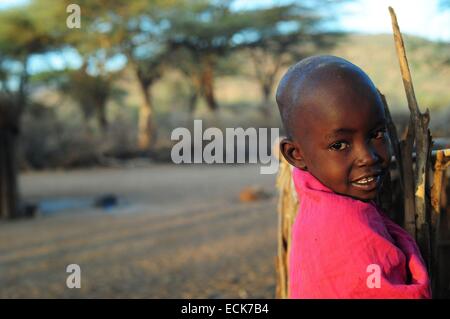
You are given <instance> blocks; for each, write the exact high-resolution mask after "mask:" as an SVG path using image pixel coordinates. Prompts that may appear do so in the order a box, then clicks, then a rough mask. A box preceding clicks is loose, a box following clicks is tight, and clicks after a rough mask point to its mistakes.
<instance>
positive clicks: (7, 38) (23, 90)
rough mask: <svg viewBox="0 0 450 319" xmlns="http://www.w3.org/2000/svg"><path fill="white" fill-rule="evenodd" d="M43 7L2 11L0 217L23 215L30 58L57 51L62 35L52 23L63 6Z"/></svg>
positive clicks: (0, 36)
mask: <svg viewBox="0 0 450 319" xmlns="http://www.w3.org/2000/svg"><path fill="white" fill-rule="evenodd" d="M41 4H44V2H42V3H41ZM41 4H37V3H31V4H30V5H29V6H27V7H19V8H16V9H9V10H5V11H2V12H0V218H13V217H18V216H20V215H21V212H20V209H19V206H20V205H19V195H18V194H19V191H18V187H17V160H16V148H17V140H18V137H19V133H20V119H21V115H22V113H23V111H24V108H25V107H26V105H27V102H28V101H27V100H28V95H29V89H30V88H29V77H30V73H29V61H30V58H31V57H32V56H33V55H35V54H39V53H42V52H46V51H49V50H55V49H56V48H57V47H58V44H59V43H60V42H59V41H58V39H59V37H60V36H61V34H62V33H61V29H58V28H57V27H55V25H54V24H53V23H52V22H51V21H53V22H54V21H55V19H52V18H51V17H54V15H55V13H56V12H57V9H58V8H59V7H58V6H56V5H55V6H50V7H48V8H43V7H41V6H40V5H41ZM47 4H48V3H47ZM41 21H48V23H46V24H43V23H42V22H41Z"/></svg>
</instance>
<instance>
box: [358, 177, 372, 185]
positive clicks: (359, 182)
mask: <svg viewBox="0 0 450 319" xmlns="http://www.w3.org/2000/svg"><path fill="white" fill-rule="evenodd" d="M373 179H374V178H373V177H368V178H363V179H360V180H358V181H357V182H356V183H358V184H367V183H370V182H371V181H373Z"/></svg>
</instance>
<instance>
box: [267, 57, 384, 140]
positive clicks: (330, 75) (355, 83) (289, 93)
mask: <svg viewBox="0 0 450 319" xmlns="http://www.w3.org/2000/svg"><path fill="white" fill-rule="evenodd" d="M352 88H353V89H356V90H361V91H364V92H365V93H367V92H368V91H369V92H370V93H372V94H373V93H375V92H376V91H377V90H376V88H375V86H374V84H373V83H372V81H371V80H370V78H369V77H368V76H367V74H366V73H364V71H363V70H361V69H360V68H359V67H358V66H356V65H354V64H353V63H351V62H349V61H347V60H345V59H343V58H339V57H336V56H331V55H316V56H311V57H308V58H306V59H303V60H301V61H300V62H298V63H297V64H295V65H293V66H292V67H290V68H289V70H288V71H287V72H286V74H285V75H284V76H283V77H282V79H281V81H280V83H279V85H278V88H277V92H276V101H277V104H278V108H279V111H280V115H281V119H282V122H283V126H284V128H285V130H286V133H287V135H288V137H291V136H292V133H293V129H294V126H298V125H299V124H300V123H298V119H301V115H300V114H299V113H297V112H300V113H301V112H302V111H304V110H307V109H308V108H310V107H313V105H317V101H318V100H320V99H323V98H324V97H327V99H328V100H330V99H332V95H333V94H334V93H336V92H338V91H341V92H342V91H345V90H348V89H352ZM333 92H334V93H333ZM375 94H377V93H375ZM294 113H295V115H294Z"/></svg>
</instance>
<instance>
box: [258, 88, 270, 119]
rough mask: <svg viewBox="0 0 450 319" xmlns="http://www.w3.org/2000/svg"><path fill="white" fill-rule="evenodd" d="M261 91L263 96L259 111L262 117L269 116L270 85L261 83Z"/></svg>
mask: <svg viewBox="0 0 450 319" xmlns="http://www.w3.org/2000/svg"><path fill="white" fill-rule="evenodd" d="M261 91H262V92H261V93H262V96H263V99H262V102H261V106H260V109H261V113H262V115H263V116H264V117H266V118H270V117H271V116H272V110H271V104H270V93H271V91H272V87H271V86H270V85H263V86H262V87H261Z"/></svg>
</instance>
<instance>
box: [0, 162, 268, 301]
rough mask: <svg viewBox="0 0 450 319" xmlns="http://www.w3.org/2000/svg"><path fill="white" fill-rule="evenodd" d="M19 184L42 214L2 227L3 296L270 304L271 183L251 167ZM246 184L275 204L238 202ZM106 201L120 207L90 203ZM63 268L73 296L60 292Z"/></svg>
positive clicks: (158, 170) (160, 168) (60, 177)
mask: <svg viewBox="0 0 450 319" xmlns="http://www.w3.org/2000/svg"><path fill="white" fill-rule="evenodd" d="M20 184H21V190H22V196H23V198H24V199H25V200H27V201H32V202H35V203H40V205H41V214H40V215H39V216H38V217H36V218H34V219H28V220H19V221H13V222H3V223H0V298H13V297H15V298H23V297H28V298H74V297H76V298H272V297H273V296H274V287H275V270H274V258H275V255H276V223H277V215H276V196H275V190H274V185H275V175H260V174H259V168H258V167H257V166H248V165H242V166H226V165H223V166H207V165H192V166H174V165H152V166H146V167H141V168H117V169H95V170H79V171H72V172H39V173H31V174H25V175H22V176H21V178H20ZM249 185H259V186H262V187H263V188H264V189H265V190H266V191H268V192H269V193H271V194H272V195H274V196H272V197H271V198H269V199H264V200H260V201H255V202H251V203H241V202H239V200H238V194H239V191H240V190H241V189H242V188H243V187H245V186H249ZM105 194H110V195H114V196H116V197H117V198H118V205H116V206H114V207H112V208H108V209H103V208H96V207H93V206H91V205H90V203H92V202H94V201H95V198H98V197H99V196H102V195H105ZM68 201H70V202H71V203H72V204H71V205H64V203H67V202H68ZM52 203H53V204H55V203H57V205H56V208H55V205H53V209H51V208H52ZM58 203H59V204H58ZM61 203H62V204H61ZM73 203H79V204H75V205H73ZM86 203H87V204H86ZM58 205H59V206H58ZM69 264H78V265H79V266H80V267H81V288H80V289H69V288H67V286H66V278H67V276H68V275H69V274H68V273H66V266H67V265H69Z"/></svg>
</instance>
